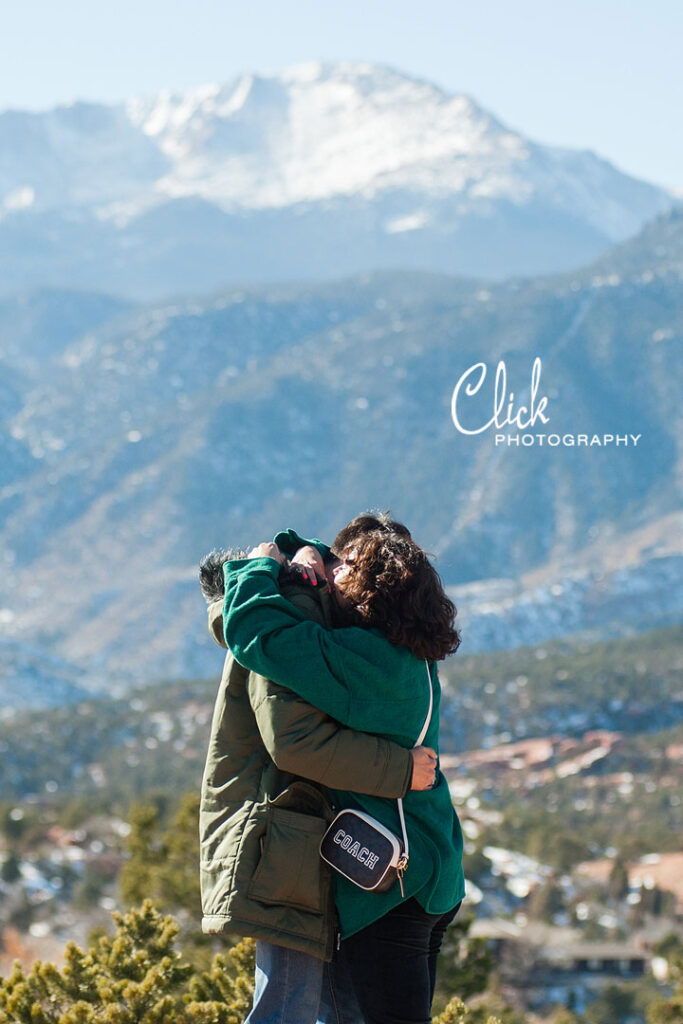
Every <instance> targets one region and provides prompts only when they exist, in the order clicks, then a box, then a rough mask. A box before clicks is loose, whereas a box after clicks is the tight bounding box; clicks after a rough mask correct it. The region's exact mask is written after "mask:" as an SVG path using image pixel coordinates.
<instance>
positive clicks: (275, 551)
mask: <svg viewBox="0 0 683 1024" xmlns="http://www.w3.org/2000/svg"><path fill="white" fill-rule="evenodd" d="M247 558H274V559H275V561H276V562H279V563H280V565H284V563H285V561H286V559H285V556H284V555H283V554H282V552H281V551H280V549H279V547H278V546H277V544H273V543H268V542H266V541H264V542H263V544H257V545H256V547H255V548H252V549H251V551H250V552H249V553H248V554H247Z"/></svg>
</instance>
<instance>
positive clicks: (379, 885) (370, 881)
mask: <svg viewBox="0 0 683 1024" xmlns="http://www.w3.org/2000/svg"><path fill="white" fill-rule="evenodd" d="M425 665H426V667H427V679H428V680H429V710H428V711H427V717H426V719H425V723H424V725H423V726H422V730H421V732H420V735H419V736H418V738H417V741H416V742H415V746H416V747H419V746H421V744H422V743H423V741H424V738H425V736H426V735H427V729H428V728H429V723H430V721H431V717H432V707H433V704H434V690H433V687H432V677H431V675H430V672H429V663H428V662H427V661H426V660H425ZM396 802H397V804H398V816H399V818H400V821H401V833H402V835H401V836H397V835H396V834H395V833H394V832H392V831H391V829H389V828H387V827H386V825H383V824H382V822H381V821H377V819H376V818H373V817H372V815H370V814H365V812H364V811H357V810H355V809H353V808H350V807H349V808H346V810H343V811H340V812H339V814H338V815H337V816H336V818H335V819H334V821H333V822H332V824H331V825H330V827H329V828H328V830H327V832H326V833H325V835H324V836H323V838H322V841H321V843H320V856H321V857H322V858H323V860H324V861H326V862H327V863H328V864H329V865H330V866H331V867H333V868H334V869H335V871H338V872H339V873H340V874H341V875H343V876H344V878H348V879H349V881H350V882H353V883H354V885H358V886H360V888H361V889H366V890H367V891H368V892H386V891H387V890H388V889H390V888H391V886H392V885H393V884H394V882H395V881H396V879H397V878H398V883H399V885H400V886H401V895H402V896H405V892H404V889H403V875H404V873H405V870H406V868H407V867H408V857H409V856H410V847H409V845H408V833H407V831H406V820H405V816H404V814H403V800H402V799H401V798H400V797H399V798H398V800H397V801H396Z"/></svg>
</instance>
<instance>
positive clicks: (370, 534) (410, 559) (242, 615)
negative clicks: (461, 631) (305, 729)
mask: <svg viewBox="0 0 683 1024" xmlns="http://www.w3.org/2000/svg"><path fill="white" fill-rule="evenodd" d="M368 518H369V517H367V516H365V517H358V519H357V520H354V521H353V522H352V523H350V524H349V526H348V527H347V528H345V530H343V531H342V532H341V534H340V535H339V536H338V538H337V540H336V542H335V550H334V553H335V554H336V555H337V556H338V562H337V564H336V565H335V566H334V568H333V569H332V572H331V574H328V579H330V578H331V581H332V582H333V591H334V593H335V596H336V598H337V601H338V603H339V606H340V608H341V609H342V611H343V613H344V614H345V617H346V621H348V622H349V625H347V626H344V627H343V628H339V629H325V628H324V627H322V626H320V625H318V624H317V623H314V622H312V621H310V620H307V619H305V618H304V617H303V616H302V615H301V613H300V612H299V611H298V609H297V608H295V607H294V605H292V604H291V603H290V602H289V601H287V600H286V599H285V598H284V597H283V596H282V594H281V593H280V590H279V586H278V575H279V571H280V565H281V563H282V561H283V558H284V555H283V554H282V550H285V551H286V550H287V546H290V547H297V546H301V545H303V544H304V543H306V542H304V541H303V540H302V539H301V538H299V537H298V535H296V534H294V533H293V531H288V532H286V533H285V534H279V535H278V536H277V537H276V541H277V542H278V543H277V544H275V543H273V544H260V545H259V546H258V547H256V548H254V549H253V550H252V551H251V552H250V553H249V556H248V557H247V558H245V559H237V560H233V561H229V562H226V563H225V565H224V574H225V603H224V627H225V639H226V643H227V644H228V646H229V647H230V649H231V651H232V652H233V654H234V656H235V658H236V659H237V661H238V662H239V663H240V664H242V665H244V666H245V667H246V668H248V669H251V670H253V671H256V672H258V673H260V674H262V675H264V676H266V677H268V678H270V679H272V680H274V681H275V682H277V683H279V684H280V685H282V686H286V687H288V688H290V689H291V690H294V691H295V692H296V693H298V694H299V695H300V696H301V697H303V698H304V699H305V700H307V701H309V702H310V703H311V704H313V705H314V706H315V707H318V708H320V709H321V710H322V711H325V712H326V713H327V714H328V715H331V716H332V717H333V718H335V719H336V720H337V721H339V722H341V723H343V724H344V725H348V726H350V727H351V728H353V729H358V730H362V731H365V732H372V733H376V734H378V735H382V736H384V737H386V738H388V739H391V740H393V741H394V742H396V743H399V744H401V745H403V746H405V747H412V746H413V745H414V743H415V741H416V739H417V738H418V736H419V734H420V732H421V730H422V726H423V724H424V722H425V719H426V717H427V713H428V709H429V704H430V685H431V689H432V694H433V710H432V715H431V720H430V724H429V728H428V731H427V735H426V737H425V739H424V742H425V744H426V745H427V746H430V747H432V748H434V749H435V750H436V751H437V753H438V721H439V697H440V687H439V679H438V673H437V670H436V664H435V662H436V661H438V660H440V659H441V658H444V657H445V656H446V655H447V654H450V653H453V652H454V651H455V650H456V649H457V647H458V644H459V637H458V633H457V631H456V629H455V628H454V623H453V620H454V617H455V608H454V607H453V604H452V603H451V602H450V601H449V600H448V598H447V597H446V595H445V593H444V591H443V587H442V585H441V581H440V579H439V576H438V574H437V573H436V571H435V569H434V567H433V566H432V565H431V563H430V561H429V559H428V558H427V556H426V554H425V552H424V551H422V549H421V548H420V547H419V546H418V545H417V544H415V542H414V541H413V540H412V538H411V536H410V533H409V532H408V530H407V529H406V528H405V527H403V526H401V524H398V523H391V522H390V521H388V520H387V519H386V518H385V517H380V518H377V519H376V526H375V527H374V528H372V524H370V527H371V528H368V526H369V524H368ZM361 521H362V529H361V528H357V527H356V525H354V524H358V523H359V522H361ZM310 543H311V545H312V546H313V547H314V548H315V549H316V550H317V551H318V553H319V554H320V556H321V557H322V558H325V557H326V556H329V554H330V549H329V548H327V546H325V545H323V544H321V542H319V541H312V542H310ZM328 560H329V557H328ZM425 662H426V665H427V668H426V667H425ZM427 672H428V673H429V675H427ZM332 796H333V799H334V801H335V803H336V804H337V806H338V807H340V808H341V807H350V808H356V809H358V810H360V811H364V812H366V813H368V814H370V815H372V816H373V817H375V818H377V819H378V820H379V821H381V822H382V823H383V824H384V825H386V826H387V827H388V828H390V829H392V831H394V832H395V833H396V834H400V831H401V827H400V821H399V815H398V806H397V803H396V801H390V800H387V799H383V798H379V797H372V796H366V795H363V794H358V793H349V792H337V791H333V792H332ZM403 803H404V811H405V818H406V825H407V831H408V838H409V842H410V860H409V863H408V867H407V869H406V872H405V876H404V879H403V883H404V893H402V892H401V889H400V887H399V886H398V884H395V885H394V886H393V887H392V888H391V889H390V890H389V891H388V892H384V893H369V892H367V891H365V890H363V889H360V888H358V887H357V886H355V885H354V884H353V883H352V882H350V881H349V880H348V879H346V878H344V877H342V876H339V875H338V876H336V878H335V882H336V903H337V909H338V913H339V919H340V925H341V934H342V939H343V941H342V943H341V950H340V956H341V959H342V960H343V962H344V963H345V964H346V966H347V967H348V970H349V972H350V975H351V979H352V981H353V985H354V988H355V990H356V994H357V996H358V1000H359V1003H360V1006H361V1009H362V1011H363V1014H364V1017H365V1019H366V1021H368V1022H369V1024H380V1022H382V1024H398V1022H399V1021H400V1022H411V1024H413V1022H414V1024H425V1022H428V1021H429V1019H430V1007H431V1000H432V996H433V991H434V977H435V970H436V958H437V955H438V950H439V946H440V943H441V938H442V936H443V931H444V929H445V927H446V925H447V924H448V922H449V921H450V920H452V918H453V917H454V915H455V912H456V910H457V907H458V905H459V903H460V901H461V900H462V898H463V896H464V878H463V872H462V833H461V830H460V825H459V823H458V819H457V816H456V814H455V811H454V809H453V805H452V802H451V799H450V794H449V790H448V786H447V784H446V780H445V779H444V777H443V775H442V774H441V773H440V772H438V773H437V777H436V783H435V785H434V787H433V788H432V789H431V790H428V791H426V792H423V793H417V792H413V793H409V794H408V795H407V796H406V797H405V798H404V802H403Z"/></svg>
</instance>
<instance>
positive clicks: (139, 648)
mask: <svg viewBox="0 0 683 1024" xmlns="http://www.w3.org/2000/svg"><path fill="white" fill-rule="evenodd" d="M682 272H683V214H681V213H680V212H671V213H670V214H668V215H665V216H663V217H661V218H660V219H659V220H658V221H657V222H655V223H654V224H652V225H649V226H648V227H647V228H646V229H645V231H644V232H643V233H642V235H641V236H639V238H636V239H634V240H630V241H629V242H628V243H626V244H625V245H624V246H621V247H617V248H616V249H614V250H613V251H612V252H611V253H609V254H607V255H605V256H604V257H602V258H601V260H600V261H599V262H598V263H597V264H595V265H592V266H589V267H587V268H584V269H582V270H580V271H576V272H574V273H569V274H564V275H557V276H551V277H544V278H536V279H533V280H519V279H518V280H508V281H506V282H503V283H498V284H492V283H490V282H489V283H485V282H481V281H475V280H463V279H456V278H450V277H445V276H439V275H428V274H422V275H419V274H408V273H377V274H372V275H365V276H361V277H356V278H351V279H347V280H342V281H338V282H334V283H327V284H319V285H316V284H311V285H296V286H295V285H290V286H285V285H281V286H262V287H259V286H253V287H250V288H241V289H235V288H233V289H227V290H225V289H224V290H222V291H221V292H218V293H216V294H213V295H211V296H209V297H204V298H192V299H183V300H177V301H174V302H172V303H171V302H164V303H152V304H131V303H130V302H127V301H118V300H115V299H111V298H109V297H106V296H102V295H98V294H92V293H78V292H75V291H68V292H65V291H58V290H52V291H47V290H44V289H43V290H40V291H36V292H26V293H22V294H20V295H15V296H13V297H11V298H6V299H4V300H2V301H0V327H1V329H2V330H1V334H0V337H1V338H2V348H1V349H0V365H1V366H2V376H1V378H0V380H1V384H0V387H1V388H2V416H3V422H2V425H1V431H0V437H1V438H2V446H3V447H2V458H1V460H0V551H1V552H2V555H1V557H2V558H3V562H4V565H3V572H2V574H0V631H1V633H0V635H1V636H2V639H3V644H4V647H3V648H2V649H1V650H0V657H2V658H3V660H7V658H5V657H4V654H3V652H5V653H7V652H8V651H9V652H10V653H11V652H14V656H12V658H11V661H12V664H14V665H15V666H16V664H18V663H19V662H18V658H17V656H16V652H17V651H18V652H21V653H22V656H23V657H24V661H23V662H22V664H24V665H25V671H24V669H22V672H20V673H19V674H18V675H17V674H16V672H15V671H14V670H13V672H14V674H13V675H12V676H11V678H10V677H9V676H7V675H5V683H4V686H3V690H2V693H1V694H0V697H1V699H2V701H3V702H5V703H6V704H17V703H20V704H22V705H24V704H30V703H45V702H50V700H51V698H50V688H51V685H52V684H51V682H50V681H51V680H52V681H53V684H54V694H55V695H56V697H55V699H62V697H63V696H64V697H67V698H68V696H69V695H70V694H71V695H73V694H77V693H82V692H83V691H84V690H91V691H98V692H100V691H106V692H112V691H117V690H120V689H121V688H122V687H124V686H126V685H128V684H130V683H131V682H142V681H145V680H157V679H164V678H174V677H180V676H186V677H187V676H193V675H197V676H198V675H205V674H210V673H213V672H214V671H216V669H217V667H218V665H219V664H220V653H219V652H218V651H217V649H216V648H215V647H214V646H213V645H212V644H211V643H210V641H209V639H208V636H206V631H205V624H204V613H203V604H202V599H201V597H200V594H199V588H198V585H197V573H196V566H197V563H198V561H199V559H200V558H201V556H202V555H203V554H204V553H205V552H206V551H208V550H209V549H210V548H212V547H214V546H221V545H230V544H252V543H256V542H258V541H260V540H262V539H269V538H270V537H271V536H272V535H273V533H274V532H275V530H277V529H279V528H282V527H285V526H294V527H295V528H297V529H298V530H299V531H300V532H302V533H303V534H305V535H306V534H308V535H318V536H321V537H324V538H331V537H332V536H333V535H334V534H335V533H336V531H337V530H338V529H339V527H340V526H341V525H342V524H343V523H344V522H346V521H347V520H348V519H349V518H350V517H351V516H353V515H354V514H356V513H357V512H358V511H360V510H362V509H364V508H366V507H367V506H368V505H373V506H375V507H384V508H386V507H390V508H391V509H392V510H393V513H394V515H395V516H396V517H397V518H399V519H402V520H404V521H405V522H407V523H408V524H409V525H412V526H413V528H414V529H415V534H416V539H417V540H418V541H419V542H420V543H422V544H423V545H424V546H425V547H427V548H428V549H429V550H430V551H432V552H434V553H435V555H436V556H437V565H438V567H439V570H440V572H441V574H442V576H443V578H444V580H445V582H446V583H447V584H448V586H449V587H451V588H453V591H452V592H453V594H454V596H455V599H456V603H457V604H458V607H459V615H460V621H461V624H462V627H463V635H464V641H463V650H464V651H465V652H467V651H470V652H471V651H475V650H490V649H495V648H500V647H506V646H516V645H518V644H520V643H537V642H540V641H542V640H543V639H544V638H546V637H550V636H559V635H564V634H567V633H581V632H586V633H589V634H590V635H591V636H593V637H595V636H604V635H618V634H620V633H624V632H632V631H635V630H639V629H644V628H651V627H654V626H658V625H666V624H667V623H670V622H675V621H678V620H679V619H680V612H681V608H682V607H683V594H682V592H681V579H682V575H683V574H681V572H680V568H681V564H682V562H683V557H682V556H683V551H682V550H681V540H682V537H683V531H681V529H680V527H681V519H680V513H679V509H680V490H679V488H680V479H681V437H682V436H683V435H682V434H681V429H680V426H681V425H680V393H679V385H678V382H679V381H680V371H681V335H682V333H683V301H682V298H683V286H682V281H681V278H682ZM536 357H540V358H541V359H542V375H541V380H540V386H539V395H540V394H543V395H545V396H546V397H547V407H546V412H547V413H548V415H549V423H548V424H547V425H546V426H542V424H541V423H540V422H539V423H536V425H535V426H534V427H533V428H530V429H529V430H522V431H520V430H518V429H517V428H515V427H510V426H507V427H506V428H505V429H504V431H502V433H503V435H504V436H506V437H507V436H508V435H511V436H514V435H515V434H519V435H520V436H521V435H522V434H529V435H532V436H535V435H537V434H539V433H541V432H543V433H544V435H546V436H547V435H549V433H550V432H554V433H555V434H556V435H557V436H558V437H564V436H565V435H572V436H577V435H579V434H584V435H586V436H587V437H588V438H591V439H592V438H593V437H598V438H599V439H604V438H605V436H606V435H612V436H616V435H619V436H622V437H623V436H628V437H629V438H633V437H636V436H639V440H638V443H637V444H635V445H634V444H633V442H632V441H629V443H628V444H622V445H620V446H619V447H616V446H615V444H614V443H603V440H601V441H600V444H598V445H594V446H590V447H589V446H587V445H583V446H581V445H578V444H574V445H572V446H564V445H563V444H561V445H559V446H554V447H553V446H550V444H549V443H545V444H540V443H537V442H536V441H535V442H534V443H533V445H531V446H528V447H527V446H526V445H525V444H523V443H520V444H519V445H518V446H516V445H514V444H512V445H508V444H496V443H495V433H496V431H494V430H487V431H484V432H482V433H479V434H476V435H474V434H472V435H466V434H463V433H460V432H459V431H458V430H456V428H455V425H454V422H453V419H452V416H451V412H452V409H451V400H452V395H453V390H454V387H455V385H456V383H457V381H458V380H459V378H460V377H461V376H462V375H463V373H465V371H467V370H468V368H470V367H471V366H472V365H474V364H476V363H478V362H480V361H485V362H486V364H487V366H488V376H487V378H486V381H485V384H484V385H483V386H482V388H481V389H480V392H479V393H478V394H477V395H474V396H472V397H471V399H468V403H467V405H466V407H465V411H464V412H463V418H464V419H466V420H467V422H468V423H469V424H470V425H474V424H475V423H484V422H485V421H486V420H488V419H489V418H490V417H491V413H492V402H493V374H494V370H495V366H496V363H497V362H498V360H501V359H502V360H504V361H505V365H506V369H507V377H508V391H513V392H514V393H515V395H516V396H517V397H516V399H515V401H516V403H519V402H522V401H524V402H525V404H527V405H528V400H529V392H530V387H531V385H530V376H531V372H532V364H533V361H534V359H535V358H536ZM415 524H419V526H417V527H416V526H415ZM33 680H36V682H35V685H34V683H33ZM60 694H61V695H62V696H60Z"/></svg>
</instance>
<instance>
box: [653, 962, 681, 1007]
mask: <svg viewBox="0 0 683 1024" xmlns="http://www.w3.org/2000/svg"><path fill="white" fill-rule="evenodd" d="M670 969H671V975H672V978H673V979H674V982H675V985H674V990H673V992H672V994H671V996H670V997H669V998H668V999H658V1000H657V1001H656V1002H654V1003H653V1004H652V1005H651V1006H650V1007H649V1009H648V1011H647V1024H681V1021H683V957H677V958H676V959H674V960H673V961H672V962H671V964H670Z"/></svg>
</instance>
